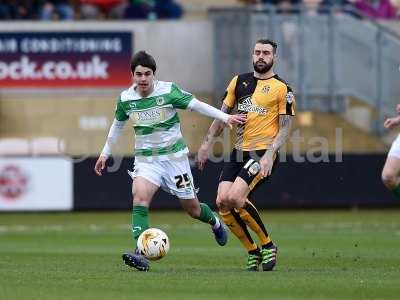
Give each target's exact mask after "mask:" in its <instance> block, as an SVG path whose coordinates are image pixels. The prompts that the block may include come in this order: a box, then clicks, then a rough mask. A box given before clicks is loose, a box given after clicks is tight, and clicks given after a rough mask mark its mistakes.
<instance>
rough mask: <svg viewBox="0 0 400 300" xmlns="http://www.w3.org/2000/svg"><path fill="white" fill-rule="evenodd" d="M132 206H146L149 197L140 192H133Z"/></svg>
mask: <svg viewBox="0 0 400 300" xmlns="http://www.w3.org/2000/svg"><path fill="white" fill-rule="evenodd" d="M132 201H133V206H148V205H149V202H150V201H149V199H148V197H146V196H145V195H142V194H140V193H133V200H132Z"/></svg>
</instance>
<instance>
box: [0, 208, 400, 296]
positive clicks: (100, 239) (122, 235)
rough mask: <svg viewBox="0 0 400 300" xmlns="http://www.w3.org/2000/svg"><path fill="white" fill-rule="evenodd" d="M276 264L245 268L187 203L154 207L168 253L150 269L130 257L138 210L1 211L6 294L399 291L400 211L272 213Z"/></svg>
mask: <svg viewBox="0 0 400 300" xmlns="http://www.w3.org/2000/svg"><path fill="white" fill-rule="evenodd" d="M263 219H264V220H265V222H266V223H267V224H268V229H269V231H270V233H271V235H272V237H273V239H274V241H275V242H276V244H277V245H278V247H279V254H278V265H277V267H276V269H275V271H273V272H254V273H249V272H246V271H245V270H244V267H245V263H246V254H245V252H244V250H243V249H242V248H241V246H240V244H239V242H238V241H237V240H236V239H235V238H234V237H233V236H232V235H231V236H230V240H229V243H228V245H227V246H225V247H220V246H218V245H217V244H216V243H215V241H214V240H213V237H212V235H211V232H210V230H209V228H208V226H205V225H203V224H201V223H199V222H198V221H195V220H192V219H190V218H189V217H187V216H186V215H185V214H184V213H183V212H168V213H167V212H152V213H151V222H152V225H153V226H154V227H159V228H161V229H163V230H164V231H166V232H167V234H168V235H169V237H170V241H171V249H170V252H169V253H168V255H167V256H166V257H165V258H164V259H162V260H160V261H158V262H154V263H152V265H151V270H150V272H148V273H143V272H138V271H134V270H132V269H129V268H128V267H126V266H125V265H123V263H122V260H121V253H122V252H123V251H124V250H127V249H132V248H133V243H132V241H131V239H130V231H129V222H130V213H129V212H126V213H70V214H61V213H59V214H44V213H41V214H5V213H3V214H0V299H4V300H6V299H7V300H12V299H18V300H24V299H40V300H46V299H52V300H53V299H57V300H58V299H85V300H86V299H111V300H121V299H151V300H152V299H207V300H211V299H218V300H222V299H229V300H231V299H399V298H400V211H398V210H394V211H390V210H386V211H311V212H305V211H301V212H281V211H271V212H266V213H263Z"/></svg>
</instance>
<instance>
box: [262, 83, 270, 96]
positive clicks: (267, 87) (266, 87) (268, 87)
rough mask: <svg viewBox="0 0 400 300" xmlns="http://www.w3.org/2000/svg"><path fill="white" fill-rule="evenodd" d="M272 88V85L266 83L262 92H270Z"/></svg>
mask: <svg viewBox="0 0 400 300" xmlns="http://www.w3.org/2000/svg"><path fill="white" fill-rule="evenodd" d="M270 89H271V87H270V86H269V85H264V86H263V88H262V89H261V92H262V93H264V94H268V92H269V90H270Z"/></svg>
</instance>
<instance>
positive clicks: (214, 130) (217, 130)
mask: <svg viewBox="0 0 400 300" xmlns="http://www.w3.org/2000/svg"><path fill="white" fill-rule="evenodd" d="M221 111H223V112H224V113H227V114H230V113H231V111H232V108H231V107H228V106H226V105H225V104H222V107H221ZM224 128H225V124H224V122H222V121H220V120H214V121H213V122H212V124H211V126H210V128H209V129H208V131H207V135H206V137H205V138H204V140H203V143H202V144H201V147H207V148H208V147H209V146H210V145H211V144H212V143H213V141H214V139H215V138H216V137H218V136H220V135H221V133H222V131H223V130H224Z"/></svg>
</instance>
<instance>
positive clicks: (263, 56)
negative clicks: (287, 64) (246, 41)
mask: <svg viewBox="0 0 400 300" xmlns="http://www.w3.org/2000/svg"><path fill="white" fill-rule="evenodd" d="M273 50H274V49H273V47H272V45H270V44H256V45H255V46H254V51H253V67H254V71H256V72H257V73H260V74H265V73H267V72H268V71H269V70H271V68H272V66H273V65H274V59H275V55H274V51H273Z"/></svg>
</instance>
